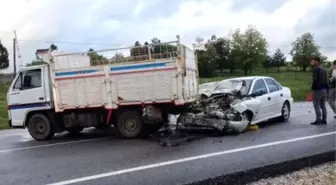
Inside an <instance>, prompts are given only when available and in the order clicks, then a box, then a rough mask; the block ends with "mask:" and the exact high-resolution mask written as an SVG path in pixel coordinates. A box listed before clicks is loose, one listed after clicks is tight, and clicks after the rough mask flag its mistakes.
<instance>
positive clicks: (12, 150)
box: [0, 137, 114, 153]
mask: <svg viewBox="0 0 336 185" xmlns="http://www.w3.org/2000/svg"><path fill="white" fill-rule="evenodd" d="M111 138H114V137H100V138H93V139H84V140H78V141H68V142H61V143H53V144H46V145H37V146H28V147H22V148H13V149H6V150H0V153H7V152H14V151H20V150H29V149H35V148H45V147H51V146H58V145H67V144H74V143H84V142H88V141H97V140H103V139H111Z"/></svg>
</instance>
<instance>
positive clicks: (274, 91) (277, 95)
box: [265, 78, 283, 115]
mask: <svg viewBox="0 0 336 185" xmlns="http://www.w3.org/2000/svg"><path fill="white" fill-rule="evenodd" d="M265 82H266V84H267V87H268V90H269V95H270V97H271V99H272V100H271V102H272V105H271V106H272V107H271V108H270V109H272V112H273V115H275V114H279V113H281V107H282V102H283V100H282V99H283V94H282V92H281V89H280V87H279V86H278V84H277V83H276V82H275V81H274V80H273V79H272V78H265Z"/></svg>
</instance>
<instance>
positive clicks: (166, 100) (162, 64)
mask: <svg viewBox="0 0 336 185" xmlns="http://www.w3.org/2000/svg"><path fill="white" fill-rule="evenodd" d="M173 44H175V45H173ZM167 48H168V49H167ZM121 50H127V51H126V52H125V51H121ZM130 51H131V52H130ZM127 52H128V53H130V54H129V56H122V57H120V56H119V55H118V57H117V56H116V55H115V53H127ZM95 53H98V54H100V53H101V54H100V56H102V57H100V58H99V59H97V60H95V59H94V58H92V57H91V55H90V52H84V53H72V54H67V53H62V52H57V53H55V52H51V51H49V52H48V53H45V54H44V55H43V56H42V57H41V58H43V61H45V62H46V63H47V64H46V65H40V66H33V67H27V68H25V69H22V70H20V71H19V72H18V73H17V75H16V77H15V78H14V80H13V82H12V84H11V86H10V87H9V90H8V94H7V102H8V114H9V125H10V126H11V127H13V128H26V127H27V128H28V131H29V133H30V135H31V136H32V137H33V138H35V139H36V140H46V139H50V138H52V137H53V135H54V134H55V133H57V132H62V131H64V130H65V131H68V132H70V133H78V132H80V131H81V130H82V129H83V128H86V127H96V128H107V127H108V126H110V125H114V127H116V130H117V131H118V133H119V135H120V136H123V137H126V138H133V137H138V136H140V135H143V134H149V133H153V132H155V131H157V130H158V129H159V128H160V127H161V126H162V125H163V123H165V122H168V114H179V113H181V111H184V110H185V106H186V105H188V104H190V103H192V102H194V101H195V100H196V99H197V95H198V80H197V77H198V75H197V71H198V70H197V61H196V56H195V54H194V51H193V50H191V49H189V48H187V47H186V46H184V45H182V44H180V42H179V37H178V40H177V41H173V42H169V43H160V44H156V45H145V46H136V47H129V48H119V49H118V48H117V49H110V50H102V51H95ZM107 56H111V57H110V58H109V57H107Z"/></svg>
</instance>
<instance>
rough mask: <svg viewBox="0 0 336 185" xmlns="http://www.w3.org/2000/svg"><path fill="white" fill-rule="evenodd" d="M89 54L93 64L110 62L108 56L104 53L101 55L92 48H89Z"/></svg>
mask: <svg viewBox="0 0 336 185" xmlns="http://www.w3.org/2000/svg"><path fill="white" fill-rule="evenodd" d="M87 54H88V56H89V57H90V61H91V64H92V65H101V64H105V63H107V62H108V60H107V59H106V57H104V56H103V55H99V54H98V53H97V52H95V51H94V49H92V48H90V49H89V51H88V53H87Z"/></svg>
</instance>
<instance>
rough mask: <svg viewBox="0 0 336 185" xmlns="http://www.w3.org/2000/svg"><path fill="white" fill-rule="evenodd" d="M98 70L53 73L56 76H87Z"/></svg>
mask: <svg viewBox="0 0 336 185" xmlns="http://www.w3.org/2000/svg"><path fill="white" fill-rule="evenodd" d="M95 72H98V70H94V69H90V70H82V71H67V72H58V73H55V75H56V76H71V75H79V74H89V73H95Z"/></svg>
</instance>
